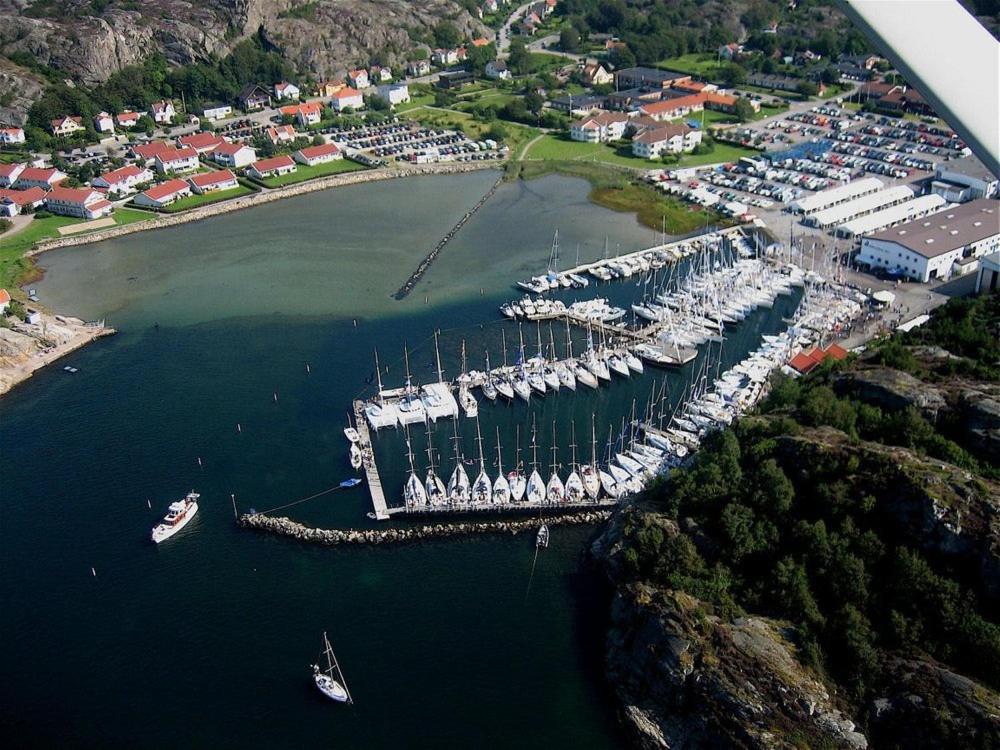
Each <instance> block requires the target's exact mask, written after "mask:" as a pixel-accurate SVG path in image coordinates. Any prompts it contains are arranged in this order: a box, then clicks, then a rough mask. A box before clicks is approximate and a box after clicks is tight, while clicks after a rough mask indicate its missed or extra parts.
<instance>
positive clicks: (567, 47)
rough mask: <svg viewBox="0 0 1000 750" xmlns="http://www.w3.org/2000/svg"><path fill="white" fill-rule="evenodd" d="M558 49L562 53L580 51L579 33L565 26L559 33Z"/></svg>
mask: <svg viewBox="0 0 1000 750" xmlns="http://www.w3.org/2000/svg"><path fill="white" fill-rule="evenodd" d="M559 49H561V50H562V51H563V52H577V51H579V49H580V32H579V31H577V30H576V29H575V28H573V27H572V26H567V27H566V28H564V29H563V30H562V31H560V32H559Z"/></svg>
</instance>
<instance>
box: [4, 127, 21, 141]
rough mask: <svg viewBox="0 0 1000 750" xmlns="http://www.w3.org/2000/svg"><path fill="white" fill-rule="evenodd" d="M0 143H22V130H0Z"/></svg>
mask: <svg viewBox="0 0 1000 750" xmlns="http://www.w3.org/2000/svg"><path fill="white" fill-rule="evenodd" d="M0 143H4V144H15V143H24V128H0Z"/></svg>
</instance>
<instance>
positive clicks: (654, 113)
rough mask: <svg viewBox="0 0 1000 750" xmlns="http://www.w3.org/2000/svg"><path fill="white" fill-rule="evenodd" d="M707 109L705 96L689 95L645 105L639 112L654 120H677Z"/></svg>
mask: <svg viewBox="0 0 1000 750" xmlns="http://www.w3.org/2000/svg"><path fill="white" fill-rule="evenodd" d="M704 108H705V99H704V94H689V95H687V96H677V97H674V98H672V99H662V100H661V101H658V102H651V103H649V104H643V105H642V106H641V107H639V111H640V112H642V114H644V115H646V116H647V117H652V118H653V119H654V120H657V121H663V120H675V119H677V118H678V117H684V116H685V115H689V114H691V113H692V112H701V110H703V109H704Z"/></svg>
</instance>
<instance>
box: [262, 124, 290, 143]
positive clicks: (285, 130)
mask: <svg viewBox="0 0 1000 750" xmlns="http://www.w3.org/2000/svg"><path fill="white" fill-rule="evenodd" d="M264 132H265V133H266V134H267V137H268V139H269V140H270V141H271V143H273V144H274V145H275V146H277V145H278V144H281V143H287V142H288V141H294V140H295V128H293V127H292V126H291V125H277V126H275V127H273V128H268V129H267V130H266V131H264Z"/></svg>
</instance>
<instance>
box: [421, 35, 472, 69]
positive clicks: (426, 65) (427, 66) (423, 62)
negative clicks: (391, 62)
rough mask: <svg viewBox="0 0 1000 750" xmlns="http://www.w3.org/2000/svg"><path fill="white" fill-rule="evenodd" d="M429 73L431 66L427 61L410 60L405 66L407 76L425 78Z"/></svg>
mask: <svg viewBox="0 0 1000 750" xmlns="http://www.w3.org/2000/svg"><path fill="white" fill-rule="evenodd" d="M473 44H475V42H473ZM430 72H431V64H430V63H429V62H428V61H427V60H412V61H410V62H408V63H407V64H406V74H407V75H409V76H425V75H427V74H428V73H430Z"/></svg>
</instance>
